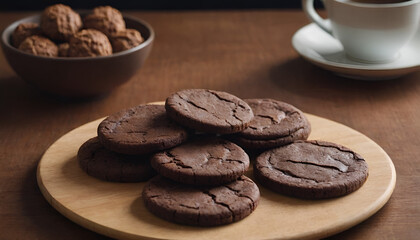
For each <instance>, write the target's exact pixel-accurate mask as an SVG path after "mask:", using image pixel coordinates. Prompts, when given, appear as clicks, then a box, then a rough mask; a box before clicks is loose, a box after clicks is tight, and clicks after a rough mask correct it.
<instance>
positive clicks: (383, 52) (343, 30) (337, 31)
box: [302, 0, 420, 63]
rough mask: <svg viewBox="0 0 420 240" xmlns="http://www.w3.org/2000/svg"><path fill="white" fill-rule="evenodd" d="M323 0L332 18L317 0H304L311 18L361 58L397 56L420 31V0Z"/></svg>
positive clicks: (376, 59)
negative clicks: (317, 5) (323, 15)
mask: <svg viewBox="0 0 420 240" xmlns="http://www.w3.org/2000/svg"><path fill="white" fill-rule="evenodd" d="M371 1H372V0H371ZM376 2H378V1H376ZM323 3H324V6H325V8H326V10H327V14H328V19H323V18H321V17H320V16H319V15H318V14H317V13H316V11H315V9H314V0H302V6H303V9H304V11H305V13H306V14H307V16H308V17H309V19H310V20H312V21H313V22H315V23H316V24H317V25H318V26H319V27H321V28H322V29H323V30H324V31H326V32H327V33H329V34H331V35H332V36H333V37H334V38H336V39H337V40H338V41H340V42H341V44H342V45H343V48H344V51H345V52H346V54H347V55H348V56H349V57H350V58H352V59H355V60H358V61H361V62H368V63H369V62H371V63H378V62H391V61H393V60H395V59H396V58H397V57H398V56H399V51H400V50H401V48H402V47H404V45H406V44H407V43H408V42H409V41H410V39H412V37H413V36H414V35H415V33H416V32H417V29H418V25H419V22H420V0H408V1H395V2H394V3H362V1H360V0H358V1H356V0H324V1H323ZM419 57H420V54H419Z"/></svg>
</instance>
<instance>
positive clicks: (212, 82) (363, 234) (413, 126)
mask: <svg viewBox="0 0 420 240" xmlns="http://www.w3.org/2000/svg"><path fill="white" fill-rule="evenodd" d="M126 13H128V14H130V15H133V16H136V17H139V18H142V19H144V20H146V21H147V22H149V23H150V24H151V25H152V26H153V27H154V30H155V32H156V39H155V44H154V47H153V50H152V53H151V55H150V57H149V58H148V59H147V61H146V63H145V64H144V65H143V67H142V69H140V70H139V71H138V73H137V75H136V76H135V77H133V78H132V79H131V80H130V81H129V82H128V83H126V84H125V85H123V86H121V87H120V88H118V89H115V91H113V92H112V93H110V94H109V95H107V96H105V97H103V98H100V99H94V100H90V101H76V102H75V101H73V102H72V101H63V100H59V99H53V98H50V97H47V96H44V95H42V94H41V93H39V92H37V91H36V90H34V89H32V88H31V87H30V86H29V85H28V84H26V83H25V82H23V80H21V79H20V78H19V77H18V76H16V74H15V73H14V72H13V70H12V69H11V68H10V67H9V65H8V64H7V62H6V60H5V58H4V55H3V53H2V52H0V112H1V117H0V163H1V167H0V191H1V195H0V229H1V230H0V239H107V238H106V237H104V236H101V235H98V234H96V233H94V232H91V231H89V230H86V229H84V228H83V227H80V226H78V225H76V224H74V223H73V222H71V221H70V220H68V219H66V218H65V217H63V216H62V215H60V214H59V213H58V212H57V211H56V210H55V209H54V208H52V207H51V206H50V205H49V204H48V203H47V201H46V200H45V199H44V198H43V196H42V195H41V192H40V190H39V188H38V186H37V183H36V167H37V164H38V162H39V160H40V158H41V156H42V154H43V153H44V151H45V150H46V149H47V148H48V147H49V146H50V145H51V144H52V143H53V142H54V141H55V140H56V139H58V138H59V137H60V136H62V135H63V134H65V133H66V132H68V131H70V130H72V129H73V128H76V127H78V126H80V125H81V124H84V123H87V122H90V121H92V120H95V119H98V118H100V117H103V116H106V115H109V114H111V113H114V112H116V111H118V110H121V109H123V108H127V107H130V106H135V105H138V104H141V103H146V102H152V101H161V100H164V99H165V98H166V96H168V94H170V93H172V92H174V91H177V90H180V89H184V88H209V89H215V90H222V91H227V92H230V93H233V94H235V95H237V96H238V97H241V98H274V99H279V100H282V101H285V102H288V103H291V104H293V105H295V106H297V107H298V108H300V109H302V110H303V111H305V112H308V113H311V114H315V115H318V116H321V117H325V118H328V119H331V120H334V121H337V122H340V123H343V124H345V125H347V126H349V127H351V128H354V129H356V130H358V131H360V132H362V133H364V134H365V135H367V136H368V137H370V138H371V139H373V140H374V141H375V142H377V143H378V144H379V145H380V146H381V147H382V148H383V149H384V150H385V151H386V152H387V153H388V154H389V156H390V157H391V158H392V159H393V162H394V164H395V167H396V171H397V183H396V188H395V191H394V193H393V195H392V197H391V199H390V200H389V202H388V203H387V204H386V205H385V206H384V207H383V208H382V209H381V210H380V211H379V212H378V213H376V214H375V215H373V216H372V217H371V218H369V219H367V220H366V221H364V222H362V223H361V224H359V225H357V226H355V227H353V228H351V229H349V230H347V231H345V232H342V233H340V234H338V235H336V236H332V237H331V239H384V238H385V239H415V238H417V237H418V236H419V235H420V188H419V184H420V174H419V173H420V158H419V156H420V107H419V105H420V72H417V73H413V74H411V75H408V76H406V77H403V78H400V79H396V80H390V81H379V82H365V81H355V80H348V79H344V78H342V77H338V76H335V75H333V74H331V73H329V72H326V71H324V70H322V69H319V68H318V67H315V66H313V65H312V64H310V63H308V62H306V61H305V60H303V59H302V58H301V57H299V55H298V54H297V53H296V52H295V51H294V50H293V48H292V44H291V38H292V35H293V34H294V32H295V31H296V30H298V29H299V28H300V27H302V26H304V25H306V24H307V23H308V21H307V19H306V18H305V16H304V14H303V13H302V12H301V11H299V10H253V11H177V12H165V11H155V12H141V11H136V12H126ZM31 14H33V13H32V12H0V29H4V28H5V27H6V26H7V25H9V24H10V23H12V22H13V21H15V20H17V19H20V18H22V17H25V16H28V15H31ZM279 224H281V223H279Z"/></svg>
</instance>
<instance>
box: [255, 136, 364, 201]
mask: <svg viewBox="0 0 420 240" xmlns="http://www.w3.org/2000/svg"><path fill="white" fill-rule="evenodd" d="M254 175H255V178H256V179H257V180H258V181H259V182H260V183H261V184H262V185H263V186H265V187H267V188H269V189H271V190H273V191H276V192H279V193H282V194H285V195H289V196H294V197H299V198H306V199H323V198H332V197H339V196H343V195H346V194H349V193H351V192H354V191H356V190H357V189H359V188H360V187H361V186H362V185H363V184H364V182H365V181H366V179H367V177H368V166H367V163H366V161H365V160H364V159H363V158H362V157H361V156H360V155H359V154H357V153H355V152H354V151H352V150H350V149H348V148H346V147H343V146H340V145H338V144H334V143H329V142H324V141H296V142H294V143H291V144H288V145H285V146H282V147H279V148H276V149H272V150H269V151H267V152H264V153H262V154H261V155H260V156H258V157H257V159H256V162H255V166H254Z"/></svg>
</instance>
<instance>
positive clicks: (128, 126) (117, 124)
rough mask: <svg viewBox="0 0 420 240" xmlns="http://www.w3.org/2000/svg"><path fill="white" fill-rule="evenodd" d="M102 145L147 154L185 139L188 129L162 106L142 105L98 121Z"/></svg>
mask: <svg viewBox="0 0 420 240" xmlns="http://www.w3.org/2000/svg"><path fill="white" fill-rule="evenodd" d="M98 137H99V140H100V141H101V142H102V144H103V145H104V146H105V147H106V148H108V149H110V150H112V151H115V152H118V153H123V154H148V153H152V152H156V151H159V150H164V149H168V148H171V147H175V146H176V145H179V144H181V143H182V142H185V141H186V140H187V137H188V133H187V130H185V129H184V128H183V127H181V126H179V125H178V124H176V123H174V122H172V121H171V120H170V119H168V118H167V116H166V114H165V107H164V106H162V105H140V106H137V107H133V108H130V109H126V110H123V111H121V112H118V113H116V114H113V115H111V116H109V117H107V118H106V119H105V120H104V121H102V122H101V123H100V124H99V127H98Z"/></svg>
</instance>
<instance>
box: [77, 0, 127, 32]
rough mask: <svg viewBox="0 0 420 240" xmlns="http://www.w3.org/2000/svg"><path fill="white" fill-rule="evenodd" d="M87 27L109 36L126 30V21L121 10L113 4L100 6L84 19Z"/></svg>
mask: <svg viewBox="0 0 420 240" xmlns="http://www.w3.org/2000/svg"><path fill="white" fill-rule="evenodd" d="M83 22H84V25H85V27H86V28H93V29H96V30H99V31H101V32H103V33H104V34H105V35H107V36H108V37H111V36H112V35H113V34H116V33H118V32H120V31H124V30H125V21H124V18H123V16H122V14H121V12H120V11H118V10H117V9H115V8H113V7H111V6H100V7H96V8H94V9H93V13H92V14H89V15H87V16H86V17H85V18H84V19H83Z"/></svg>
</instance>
